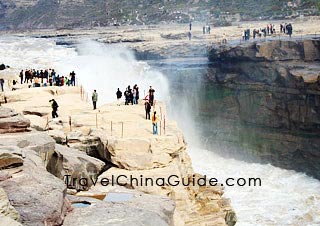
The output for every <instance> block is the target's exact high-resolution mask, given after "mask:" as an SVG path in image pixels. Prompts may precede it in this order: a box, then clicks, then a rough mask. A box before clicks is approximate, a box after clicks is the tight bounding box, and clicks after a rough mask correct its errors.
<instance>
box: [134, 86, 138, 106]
mask: <svg viewBox="0 0 320 226" xmlns="http://www.w3.org/2000/svg"><path fill="white" fill-rule="evenodd" d="M133 90H135V91H136V103H135V104H138V103H139V87H138V85H137V84H135V85H134V86H133Z"/></svg>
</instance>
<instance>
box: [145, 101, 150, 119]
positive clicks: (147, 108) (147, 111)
mask: <svg viewBox="0 0 320 226" xmlns="http://www.w3.org/2000/svg"><path fill="white" fill-rule="evenodd" d="M144 108H145V110H146V119H147V120H150V111H151V105H150V103H149V101H146V102H145V103H144Z"/></svg>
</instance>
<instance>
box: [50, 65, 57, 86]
mask: <svg viewBox="0 0 320 226" xmlns="http://www.w3.org/2000/svg"><path fill="white" fill-rule="evenodd" d="M51 77H52V83H53V84H54V83H55V82H56V72H55V71H54V69H52V71H51ZM51 86H52V85H51Z"/></svg>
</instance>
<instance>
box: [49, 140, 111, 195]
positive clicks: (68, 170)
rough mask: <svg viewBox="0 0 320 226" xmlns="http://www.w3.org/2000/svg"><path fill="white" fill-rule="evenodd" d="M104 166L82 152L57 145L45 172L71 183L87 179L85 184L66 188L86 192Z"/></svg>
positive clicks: (70, 185)
mask: <svg viewBox="0 0 320 226" xmlns="http://www.w3.org/2000/svg"><path fill="white" fill-rule="evenodd" d="M104 165H105V163H104V162H102V161H100V160H98V159H96V158H93V157H90V156H88V155H87V154H86V153H84V152H81V151H79V150H76V149H72V148H68V147H66V146H62V145H58V144H57V145H56V148H55V151H54V153H53V155H52V158H51V159H50V161H49V163H48V165H47V170H48V171H49V172H51V173H52V174H53V175H55V176H56V177H58V178H60V179H62V180H66V179H68V180H70V181H73V180H74V179H76V180H79V179H81V178H87V179H88V183H87V184H83V185H80V184H79V183H75V184H73V183H71V182H70V183H68V188H72V189H77V190H87V189H88V188H89V187H90V186H91V185H92V181H94V180H95V179H96V178H97V177H98V175H99V173H100V172H101V171H102V169H103V167H104ZM66 176H67V177H66ZM89 178H92V179H89Z"/></svg>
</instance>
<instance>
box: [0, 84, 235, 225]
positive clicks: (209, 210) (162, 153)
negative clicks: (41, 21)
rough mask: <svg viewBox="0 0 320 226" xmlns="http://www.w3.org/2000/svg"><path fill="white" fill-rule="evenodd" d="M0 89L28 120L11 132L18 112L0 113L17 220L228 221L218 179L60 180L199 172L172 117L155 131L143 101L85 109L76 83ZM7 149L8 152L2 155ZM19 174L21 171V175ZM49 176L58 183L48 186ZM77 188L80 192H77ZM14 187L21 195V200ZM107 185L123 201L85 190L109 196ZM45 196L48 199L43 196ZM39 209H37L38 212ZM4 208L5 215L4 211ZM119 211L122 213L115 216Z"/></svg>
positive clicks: (5, 171)
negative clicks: (53, 104) (192, 182)
mask: <svg viewBox="0 0 320 226" xmlns="http://www.w3.org/2000/svg"><path fill="white" fill-rule="evenodd" d="M6 96H7V100H8V103H7V104H5V105H4V106H2V107H1V108H2V109H5V108H12V109H15V111H16V112H17V113H21V114H24V117H23V118H26V120H27V121H29V120H30V128H28V126H29V125H28V123H25V124H24V125H23V126H22V127H23V128H25V130H26V132H24V133H7V132H10V131H11V132H12V130H11V127H12V126H14V125H19V122H20V121H17V122H16V123H14V124H13V125H12V124H10V123H8V122H9V121H11V120H13V118H14V117H18V116H16V114H15V113H3V115H4V116H3V117H2V119H1V120H2V121H4V122H3V123H2V124H1V125H5V126H7V127H5V126H4V127H5V128H7V131H2V132H4V133H5V134H4V135H1V144H2V146H1V152H2V154H3V155H2V158H1V160H2V161H1V163H2V165H1V168H2V170H1V176H2V179H1V182H0V184H1V187H3V189H4V191H5V192H6V193H7V196H8V199H9V200H10V203H11V204H12V206H13V207H14V208H16V210H17V212H18V214H16V215H15V216H16V217H14V218H13V219H14V220H17V219H20V220H19V221H20V222H21V223H22V224H23V225H34V224H35V222H38V224H39V225H41V224H45V223H47V224H48V225H54V224H62V223H63V222H65V224H63V225H73V223H74V221H75V219H77V220H78V221H79V222H90V223H92V222H96V223H95V224H94V225H105V222H106V221H108V222H111V221H112V222H118V223H119V221H120V220H121V222H122V223H121V225H128V224H130V225H135V224H137V223H138V222H145V223H144V224H145V225H150V224H151V222H150V220H151V219H150V218H151V216H153V217H152V221H153V222H154V220H155V221H158V222H159V224H160V225H204V224H208V223H209V224H210V223H212V222H214V225H227V224H228V225H233V224H234V223H235V218H234V217H235V215H234V212H233V210H232V208H231V207H230V204H229V201H228V200H226V199H224V198H223V197H222V195H223V189H222V187H221V186H217V187H210V186H205V187H201V186H187V187H184V186H177V187H174V186H170V185H169V184H167V183H166V184H164V185H163V186H159V187H157V186H147V185H145V184H142V185H141V186H140V185H137V186H133V187H130V186H126V187H122V188H121V187H120V186H119V184H122V183H123V182H124V181H121V182H119V181H118V185H116V186H114V187H104V186H92V187H91V185H92V183H91V184H85V185H83V184H81V183H79V184H70V186H69V188H68V190H67V189H66V187H65V185H64V183H63V179H64V175H66V174H68V175H70V178H76V179H80V178H96V179H97V180H98V181H99V180H100V182H101V180H103V178H110V177H111V176H112V175H114V176H115V175H127V176H128V177H129V176H130V175H135V176H136V177H139V175H144V176H146V177H150V178H157V177H164V178H168V177H169V176H170V175H177V176H178V177H179V178H180V179H182V178H185V179H187V180H189V179H190V178H192V177H195V178H200V177H201V175H198V174H195V172H194V171H193V169H192V164H191V160H190V157H189V156H188V153H187V151H186V143H185V141H184V138H183V134H182V132H181V131H180V130H179V129H178V127H177V125H176V123H175V122H173V121H170V120H168V119H166V127H165V128H166V129H165V130H164V125H163V124H162V126H161V132H160V133H161V135H159V136H154V135H152V134H151V123H150V121H147V120H145V119H144V106H143V103H140V105H137V106H124V105H122V106H117V105H116V104H108V105H104V106H101V107H100V108H99V109H98V110H97V111H93V110H92V109H91V104H90V103H87V102H86V97H85V95H82V94H81V90H80V88H79V87H71V88H70V87H63V88H57V87H46V88H30V89H28V88H27V89H19V90H16V91H10V92H6ZM52 98H55V100H56V101H57V102H58V104H59V106H60V107H59V111H58V114H59V115H60V117H59V118H58V119H54V120H51V117H50V112H51V109H50V105H49V102H48V101H49V100H50V99H52ZM4 107H5V108H4ZM156 110H157V112H159V114H160V115H161V116H162V122H163V123H164V116H165V115H166V111H165V106H164V105H163V104H161V103H160V102H159V103H158V104H157V106H156ZM21 117H22V116H19V117H18V118H21ZM70 119H71V121H69V120H70ZM6 122H7V123H6ZM111 122H112V125H111ZM70 124H71V126H70ZM122 131H123V132H122ZM19 132H21V131H19ZM8 155H9V156H12V157H10V158H9V160H8V159H7V157H6V156H8ZM35 159H37V160H35ZM30 161H36V162H37V165H36V166H33V165H32V164H31V165H30V163H31V162H30ZM38 167H39V168H38ZM44 169H46V170H44ZM106 169H107V170H106ZM39 170H41V171H42V173H39V174H38V175H36V174H33V173H30V172H34V173H37V172H38V171H39ZM47 170H48V172H47ZM49 172H50V173H52V174H54V175H55V176H56V177H53V176H52V174H50V173H49ZM26 174H29V176H28V177H27V178H25V179H23V180H22V178H23V177H24V176H23V175H26ZM43 175H46V176H43ZM99 175H100V176H99ZM188 178H189V179H188ZM53 181H56V182H53ZM51 183H55V184H56V185H55V186H59V189H57V188H53V187H50V186H52V185H49V184H51ZM100 184H101V183H100ZM17 185H19V186H17ZM42 185H44V186H45V187H43V188H46V189H49V190H50V189H54V190H55V192H56V194H57V195H56V196H55V197H54V196H52V195H53V194H52V195H50V193H47V192H41V191H40V189H41V188H42ZM119 187H120V188H119ZM31 190H33V191H32V192H30V191H31ZM81 190H83V191H86V192H85V193H84V192H81V193H79V194H78V192H79V191H81ZM18 191H19V192H18ZM20 192H22V193H27V194H29V195H28V196H24V198H23V200H22V197H21V195H22V194H21V193H20ZM141 192H143V193H141ZM114 193H116V195H119V196H120V200H121V199H123V197H126V196H128V195H127V194H131V195H129V198H125V199H124V200H125V201H123V200H122V201H119V200H118V201H115V203H113V202H107V201H99V200H97V199H94V200H92V199H90V198H89V197H103V198H104V197H106V198H108V194H110V196H111V197H112V195H114ZM145 193H147V194H149V195H145ZM68 194H69V195H68ZM70 194H73V195H72V196H70ZM74 195H75V196H79V195H80V196H81V197H78V198H76V197H75V196H74ZM48 196H50V197H48ZM82 196H86V197H82ZM34 199H37V200H39V201H38V203H37V204H36V205H34V204H32V203H33V202H34ZM48 199H51V201H50V202H46V201H48ZM56 199H57V200H56ZM118 199H119V198H118ZM58 200H59V202H57V201H58ZM68 200H69V201H68ZM44 202H45V203H44ZM163 202H165V203H166V204H164V203H163ZM50 203H55V204H54V205H55V206H56V208H60V211H58V212H57V213H59V214H55V215H52V214H53V213H52V212H51V211H52V210H53V208H52V206H51V205H52V204H50ZM70 203H71V204H70ZM73 203H74V204H73ZM75 203H82V204H86V205H85V206H86V207H84V208H77V207H76V205H75ZM138 203H139V204H138ZM148 203H153V205H152V207H150V208H149V207H148V205H147V204H148ZM161 203H162V204H161ZM141 205H142V206H144V207H142V206H141ZM97 208H98V209H99V211H98V209H97ZM40 209H41V210H42V214H41V215H38V212H39V210H40ZM72 209H73V210H72ZM103 209H106V210H107V209H108V210H110V209H111V210H112V209H113V210H114V211H115V212H117V214H109V215H105V214H104V212H103ZM31 210H32V211H31ZM121 210H122V211H123V212H121ZM135 211H140V214H139V215H137V216H136V217H130V216H131V215H132V214H133V213H134V212H135ZM141 211H142V214H141ZM129 212H131V214H129ZM10 213H12V211H10ZM6 215H9V216H10V214H9V213H6ZM65 215H66V218H65V219H64V216H65ZM120 215H121V216H125V219H121V218H122V217H120ZM17 216H20V217H17ZM106 216H107V217H106ZM138 216H140V217H138ZM40 222H42V223H40ZM232 222H233V223H232ZM114 224H115V225H116V223H114ZM117 225H119V224H117Z"/></svg>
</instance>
